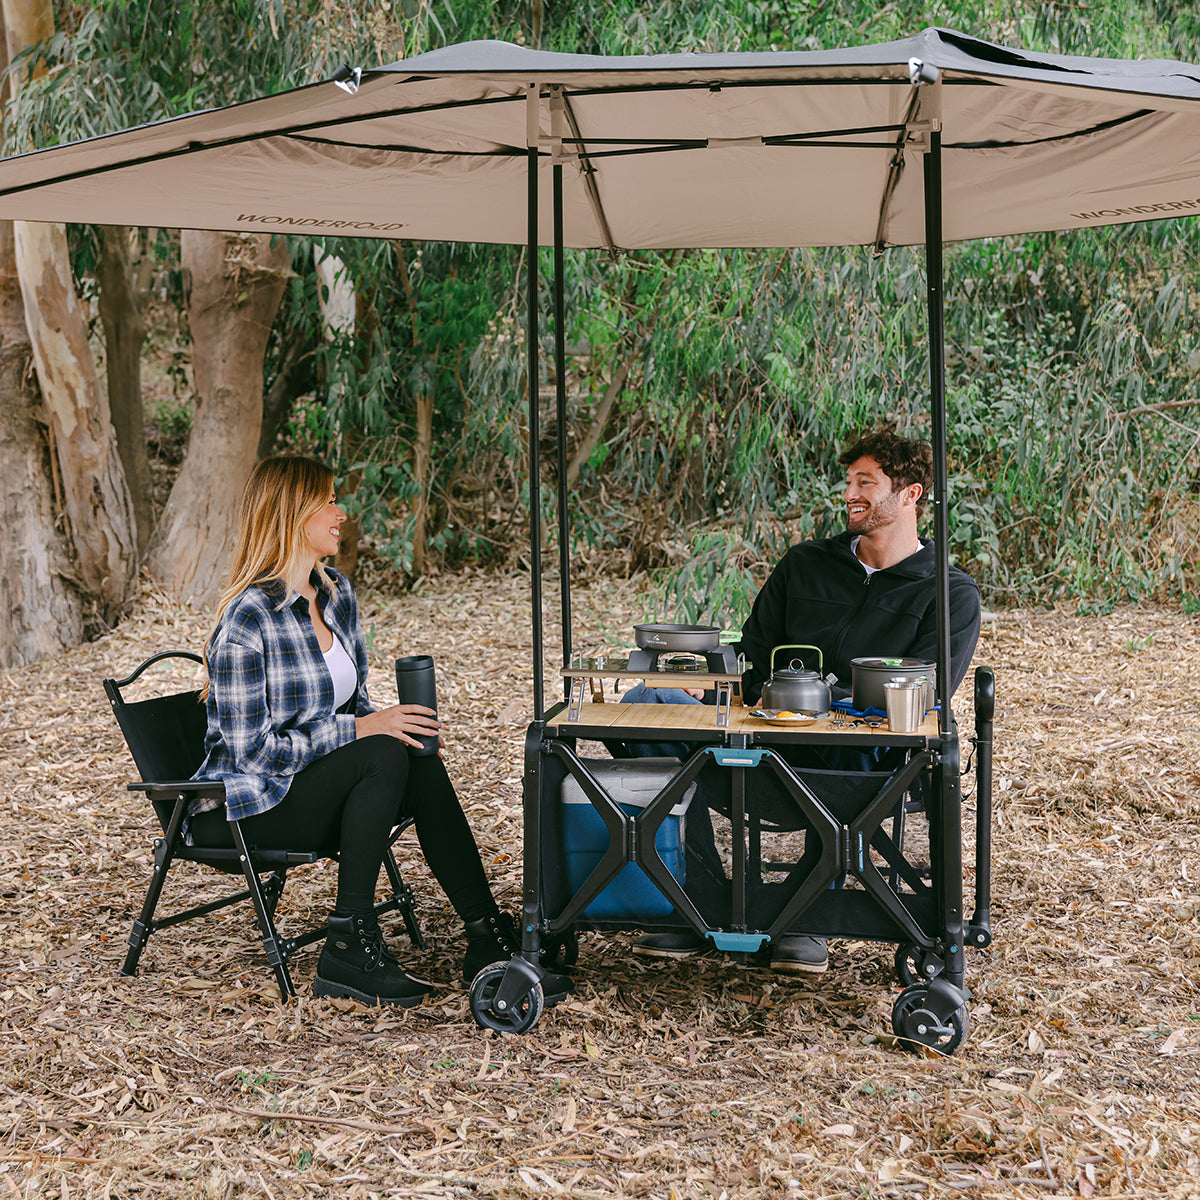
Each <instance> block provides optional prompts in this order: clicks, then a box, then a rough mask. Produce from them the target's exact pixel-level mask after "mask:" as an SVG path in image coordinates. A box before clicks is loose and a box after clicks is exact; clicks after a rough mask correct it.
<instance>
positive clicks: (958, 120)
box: [0, 29, 1200, 249]
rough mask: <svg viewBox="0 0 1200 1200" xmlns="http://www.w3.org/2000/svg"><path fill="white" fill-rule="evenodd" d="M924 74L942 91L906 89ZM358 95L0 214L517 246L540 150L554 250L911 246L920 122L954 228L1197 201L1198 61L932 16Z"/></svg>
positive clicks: (181, 136)
mask: <svg viewBox="0 0 1200 1200" xmlns="http://www.w3.org/2000/svg"><path fill="white" fill-rule="evenodd" d="M913 60H915V62H914V61H913ZM921 64H923V65H924V67H925V74H926V76H927V77H932V76H933V75H935V74H936V75H937V76H938V81H937V82H927V83H923V84H922V85H921V86H920V87H916V86H914V83H913V78H914V76H916V74H917V72H918V69H919V66H920V65H921ZM930 68H934V69H935V70H930ZM355 86H356V81H355V79H354V78H349V79H344V80H342V81H341V82H340V83H339V82H338V81H335V80H329V81H326V82H324V83H319V84H314V85H311V86H309V87H303V88H298V89H295V90H293V91H289V92H284V93H280V94H279V95H275V96H270V97H266V98H264V99H260V100H255V101H252V102H250V103H246V104H241V105H235V106H233V107H230V108H223V109H215V110H211V111H208V112H203V113H197V114H192V115H189V116H186V117H180V118H177V119H173V120H168V121H162V122H159V123H156V124H152V125H146V126H141V127H138V128H135V129H130V130H126V131H124V132H121V133H116V134H112V135H108V136H104V137H98V138H93V139H90V140H88V141H85V142H78V143H74V144H71V145H68V146H62V147H57V148H54V149H50V150H44V151H40V152H37V153H33V154H28V155H22V156H18V157H14V158H9V159H5V160H3V161H0V218H19V219H25V220H48V221H75V222H96V223H102V224H103V223H108V224H134V225H154V226H170V227H189V228H204V229H238V230H251V231H264V230H279V231H281V232H292V233H301V232H306V233H312V234H321V233H330V234H337V235H341V236H346V235H350V236H362V237H389V238H394V237H405V238H422V239H447V240H453V241H481V242H510V243H519V242H524V241H526V238H527V211H528V209H527V203H528V202H527V166H528V164H527V158H528V154H527V150H528V146H529V143H530V141H531V140H532V141H533V142H535V144H536V146H537V149H538V154H539V160H538V161H539V174H540V178H541V179H542V183H543V186H541V188H540V190H541V196H542V200H541V203H540V205H539V209H540V222H541V224H540V228H541V235H540V238H541V240H542V241H543V242H544V243H546V244H549V243H550V242H551V241H552V229H551V216H550V211H551V205H550V202H549V200H550V174H551V168H552V167H553V166H554V165H555V164H558V165H562V166H563V167H564V170H563V180H564V227H565V243H566V245H568V246H601V247H604V246H609V247H612V248H630V249H652V248H666V247H697V246H793V245H810V246H816V245H841V244H844V245H872V244H875V245H878V246H880V247H883V246H887V245H900V244H905V245H908V244H917V243H921V242H923V241H924V239H925V228H924V202H923V197H922V181H921V170H920V166H921V150H922V147H923V146H924V145H925V144H926V139H927V138H928V136H929V132H930V130H931V129H934V128H938V129H940V131H941V137H942V163H943V167H942V170H943V180H942V183H943V188H942V196H943V206H942V207H943V233H944V237H945V239H946V240H948V241H953V240H959V239H964V238H974V237H981V236H987V235H996V234H1006V233H1021V232H1029V231H1034V230H1045V229H1078V228H1082V227H1085V226H1089V225H1102V224H1111V223H1114V222H1123V221H1139V220H1151V219H1155V218H1161V217H1169V216H1183V215H1189V214H1193V213H1200V67H1194V66H1188V65H1186V64H1182V63H1174V62H1124V61H1116V60H1103V59H1084V58H1067V57H1060V56H1051V55H1038V54H1030V53H1025V52H1018V51H1013V50H1008V49H1004V48H1002V47H999V46H995V45H991V44H989V43H986V42H982V41H979V40H977V39H973V38H969V37H966V36H964V35H962V34H958V33H954V32H952V31H949V30H937V29H930V30H926V31H925V32H923V33H921V34H919V35H918V36H916V37H914V38H910V39H907V40H904V41H899V42H892V43H888V44H885V45H877V46H865V47H859V48H854V49H846V50H835V51H819V52H811V53H757V54H673V55H655V56H644V57H631V58H604V57H598V56H589V55H572V54H552V53H541V52H536V51H531V50H527V49H524V48H522V47H518V46H513V45H509V44H507V43H501V42H471V43H466V44H463V45H458V46H449V47H446V48H445V49H442V50H437V51H433V52H431V53H429V54H425V55H421V56H419V57H417V58H413V59H408V60H405V61H402V62H398V63H394V64H392V65H391V66H388V67H383V68H380V69H378V70H373V71H369V72H366V73H364V74H362V75H361V80H360V81H359V82H358V86H357V90H355ZM531 90H532V92H533V94H534V102H533V104H531V103H530V101H529V99H528V97H529V94H530V92H531ZM534 105H536V107H534Z"/></svg>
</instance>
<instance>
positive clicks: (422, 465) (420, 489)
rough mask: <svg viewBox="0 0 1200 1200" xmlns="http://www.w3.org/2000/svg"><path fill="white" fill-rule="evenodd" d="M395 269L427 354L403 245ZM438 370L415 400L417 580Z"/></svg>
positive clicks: (423, 550)
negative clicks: (434, 384) (434, 388)
mask: <svg viewBox="0 0 1200 1200" xmlns="http://www.w3.org/2000/svg"><path fill="white" fill-rule="evenodd" d="M396 266H397V269H398V271H399V273H400V285H401V287H402V288H403V289H404V297H405V300H406V302H407V304H408V314H409V320H410V321H411V322H412V331H413V346H414V348H416V349H417V350H418V351H422V350H424V339H423V338H422V337H421V326H420V322H419V321H418V319H417V296H416V291H415V289H414V288H413V284H412V277H411V276H410V275H409V273H408V263H407V262H406V261H405V258H404V245H403V243H402V242H397V243H396ZM436 366H437V359H436V357H433V358H432V366H431V369H430V371H429V373H428V375H427V377H426V387H425V389H423V390H421V391H419V392H418V393H417V394H415V395H414V396H413V408H414V412H413V420H414V423H415V426H416V428H415V431H414V434H415V436H414V437H413V476H414V478H415V480H416V484H417V495H416V498H415V499H414V500H413V545H412V573H413V575H414V576H415V577H418V578H419V577H420V576H422V575H424V574H425V567H426V556H427V554H428V544H427V543H428V526H429V488H430V483H431V478H430V476H431V473H432V464H433V459H432V449H433V411H434V410H433V383H432V379H433V376H434V372H435V371H436Z"/></svg>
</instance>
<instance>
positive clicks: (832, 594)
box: [739, 533, 980, 702]
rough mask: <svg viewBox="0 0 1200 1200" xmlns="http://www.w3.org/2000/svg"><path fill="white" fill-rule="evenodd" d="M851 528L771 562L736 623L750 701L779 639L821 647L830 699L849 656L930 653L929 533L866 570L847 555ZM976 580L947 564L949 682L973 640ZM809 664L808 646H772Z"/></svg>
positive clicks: (932, 589) (841, 684)
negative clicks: (832, 678)
mask: <svg viewBox="0 0 1200 1200" xmlns="http://www.w3.org/2000/svg"><path fill="white" fill-rule="evenodd" d="M853 540H854V537H853V535H852V534H850V533H842V534H839V535H838V536H837V537H832V538H824V539H822V540H820V541H813V542H801V543H800V544H799V545H798V546H793V547H792V548H791V549H790V550H789V551H788V552H787V554H785V555H784V556H783V560H782V561H781V562H780V563H779V565H778V566H777V567H776V568H775V570H774V571H772V572H771V577H770V578H769V579H768V580H767V582H766V584H765V585H764V586H763V589H762V591H761V592H759V594H758V597H757V598H756V599H755V601H754V607H753V608H752V609H751V611H750V616H749V618H748V619H747V621H746V624H745V626H744V627H743V628H742V640H741V642H740V643H739V649H740V650H742V651H743V652H744V653H745V655H746V658H747V659H748V660H749V661H750V663H751V666H750V668H749V669H748V670H747V671H746V673H745V675H744V676H743V677H742V689H743V695H744V696H745V697H746V700H747V701H748V702H751V701H753V702H757V701H758V699H759V697H760V696H761V694H762V685H763V682H764V681H765V680H767V679H768V678H770V674H771V669H770V662H771V651H772V650H773V649H774V648H775V647H776V646H782V645H797V644H800V645H812V646H818V647H820V650H821V654H822V655H823V666H824V671H825V674H827V675H828V674H829V673H830V672H831V671H832V672H833V673H834V674H835V675H836V676H837V677H838V682H837V684H836V685H835V686H834V688H833V689H832V690H833V695H834V699H839V700H840V699H844V698H847V697H848V696H849V695H850V685H851V674H852V667H851V663H850V660H851V659H852V658H863V657H868V656H869V657H882V658H905V657H908V658H924V659H928V660H930V661H931V662H932V661H935V660H936V658H937V603H936V602H937V590H936V581H935V574H934V555H933V543H932V542H930V541H927V540H926V539H925V538H922V539H921V549H920V550H918V551H917V553H916V554H913V555H910V556H909V557H908V558H906V559H905V560H904V561H903V562H899V563H897V564H896V565H895V566H893V567H887V568H885V569H884V570H882V571H876V572H874V573H873V574H871V575H868V574H867V572H866V571H865V570H864V568H863V565H862V563H861V562H859V560H858V559H857V558H856V557H855V556H854V553H853V552H852V551H851V549H850V543H851V542H852V541H853ZM979 619H980V618H979V588H978V586H977V585H976V583H975V581H974V580H973V579H972V578H971V577H970V576H969V575H967V574H966V573H965V572H964V571H960V570H959V569H958V568H957V567H951V568H950V659H951V662H950V677H951V688H952V689H957V687H958V685H959V684H960V683H961V682H962V680H963V677H964V676H965V675H966V673H967V669H968V668H969V667H970V665H971V656H972V655H973V654H974V653H975V643H976V642H977V641H978V640H979ZM793 657H801V658H803V659H804V662H805V665H806V666H808V667H813V668H815V667H816V665H817V664H816V662H815V661H810V659H812V658H813V657H814V656H812V655H811V654H810V655H807V656H806V655H803V654H801V655H791V654H780V655H779V656H778V661H777V663H776V665H777V666H783V667H786V666H787V664H788V662H789V661H790V660H791V659H792V658H793Z"/></svg>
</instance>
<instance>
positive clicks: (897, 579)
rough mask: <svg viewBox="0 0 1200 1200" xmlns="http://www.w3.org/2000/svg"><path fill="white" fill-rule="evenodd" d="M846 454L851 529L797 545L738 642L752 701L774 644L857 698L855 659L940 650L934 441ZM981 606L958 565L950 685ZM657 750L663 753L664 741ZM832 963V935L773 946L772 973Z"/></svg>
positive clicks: (873, 437)
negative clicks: (800, 650)
mask: <svg viewBox="0 0 1200 1200" xmlns="http://www.w3.org/2000/svg"><path fill="white" fill-rule="evenodd" d="M838 461H839V462H840V463H841V465H842V466H844V467H845V468H846V490H845V492H844V494H843V498H844V500H845V503H846V518H847V521H846V532H845V533H842V534H839V535H838V536H837V537H832V538H824V539H821V540H818V541H810V542H801V543H800V544H799V545H797V546H793V547H792V548H791V549H790V550H789V551H788V552H787V554H785V555H784V557H783V560H782V561H781V562H780V563H779V565H778V566H777V567H776V568H775V570H774V571H773V572H772V573H771V576H770V578H769V579H768V580H767V582H766V584H765V585H764V587H763V589H762V591H761V592H759V594H758V596H757V598H756V599H755V601H754V606H753V608H752V609H751V612H750V617H749V619H748V620H747V621H746V624H745V625H744V626H743V628H742V640H741V643H740V647H739V648H740V649H741V650H742V651H743V652H744V653H745V655H746V658H747V659H748V660H749V661H750V663H751V664H752V665H751V666H750V668H749V669H748V670H747V671H746V673H745V675H744V676H743V678H742V695H743V697H744V699H745V703H746V704H747V705H754V704H757V703H758V702H759V699H760V696H761V693H762V685H763V683H764V681H765V680H766V679H767V678H768V677H769V676H770V661H771V651H772V650H773V649H774V648H775V647H776V646H785V645H797V644H803V645H814V646H817V647H819V648H820V650H821V654H822V660H823V664H824V670H825V672H826V673H827V674H828V673H829V672H832V673H833V674H835V675H836V676H837V678H838V682H837V684H836V685H835V686H834V687H833V689H832V691H833V696H834V699H835V700H837V699H844V698H847V697H848V696H849V695H850V683H851V675H852V666H851V659H853V658H858V657H866V656H877V657H882V658H924V659H928V660H931V661H934V660H936V658H937V613H936V598H937V593H936V580H935V565H934V551H933V543H932V542H931V541H929V540H927V539H923V538H920V537H919V536H918V535H917V524H918V521H919V519H920V517H921V516H922V514H923V513H924V510H925V506H926V504H927V503H928V499H929V495H930V493H931V491H932V487H933V453H932V451H931V449H930V447H929V445H928V444H927V443H925V442H920V441H912V440H910V439H907V438H902V437H899V436H897V435H896V434H895V433H894V432H893V431H891V430H890V429H880V430H876V431H875V432H873V433H868V434H866V435H865V436H863V437H861V438H859V439H858V441H856V442H855V443H854V444H853V445H851V446H849V447H848V448H847V449H846V451H845V452H844V453H843V454H842V455H841V456H840V458H839V459H838ZM979 612H980V610H979V589H978V587H977V586H976V584H975V582H974V580H972V579H971V578H970V577H969V576H968V575H966V574H965V573H964V572H963V571H960V570H958V569H957V568H956V567H951V569H950V677H951V690H952V691H953V690H954V689H957V687H958V685H959V684H960V683H961V682H962V680H963V677H964V676H965V675H966V673H967V669H968V668H969V666H970V664H971V656H972V655H973V654H974V652H975V643H976V641H977V640H978V638H979V621H980V616H979ZM808 665H809V666H813V665H815V664H811V663H810V664H808ZM691 695H692V696H695V695H697V693H691ZM626 696H627V697H628V698H629V699H631V700H633V701H637V700H643V701H648V702H654V701H655V700H657V701H658V702H660V703H678V702H680V701H681V700H686V699H688V697H687V696H685V695H682V694H681V693H680V692H679V691H678V690H674V689H673V690H672V691H670V692H668V693H662V692H661V690H659V691H657V692H656V690H655V689H642V688H637V689H632V690H631V691H630V692H629V693H627V694H626ZM630 749H631V750H633V751H634V752H635V753H637V752H638V751H639V748H638V747H630ZM641 752H642V753H645V751H641ZM650 752H651V753H661V752H662V751H661V749H660V748H657V747H656V748H654V749H653V750H650ZM697 825H698V826H699V828H698V829H697V830H696V833H695V834H694V835H693V836H694V837H695V838H696V839H697V841H699V840H703V839H705V838H707V839H708V840H710V841H711V832H708V833H706V832H705V831H704V827H705V826H708V822H706V821H703V820H701V821H700V822H697ZM709 830H711V826H709ZM690 831H691V824H689V832H690ZM689 841H692V838H691V837H689ZM696 855H697V857H702V858H706V859H711V857H712V851H711V850H710V849H708V848H707V847H699V846H698V845H697V847H696ZM707 944H708V943H707V942H706V941H703V940H700V939H698V938H697V937H696V936H695V935H694V934H693V933H692V931H691V930H683V931H680V932H670V933H653V934H646V935H644V936H642V937H640V938H639V939H638V940H637V941H636V942H635V943H634V952H635V953H638V954H642V955H648V956H652V957H666V958H682V957H685V956H686V955H689V954H693V953H695V952H697V951H698V950H701V949H703V948H705V947H706V946H707ZM828 963H829V957H828V952H827V948H826V940H825V939H824V938H813V937H802V936H791V937H784V938H780V939H779V940H778V941H777V942H776V943H775V944H774V946H773V947H772V956H771V967H772V969H773V970H777V971H783V972H787V973H804V974H819V973H820V972H822V971H824V970H825V969H826V967H827V966H828Z"/></svg>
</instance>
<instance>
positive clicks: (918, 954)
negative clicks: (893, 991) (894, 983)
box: [894, 942, 941, 987]
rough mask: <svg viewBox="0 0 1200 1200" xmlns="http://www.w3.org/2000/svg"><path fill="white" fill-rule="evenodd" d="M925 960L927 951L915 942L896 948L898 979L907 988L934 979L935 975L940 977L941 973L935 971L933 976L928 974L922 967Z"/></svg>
mask: <svg viewBox="0 0 1200 1200" xmlns="http://www.w3.org/2000/svg"><path fill="white" fill-rule="evenodd" d="M924 958H925V951H924V950H922V949H921V947H920V946H918V945H916V943H914V942H908V943H907V944H901V945H899V946H897V947H896V957H895V960H894V961H895V964H896V978H897V979H898V980H899V981H900V982H901V983H902V984H904V986H905V987H912V985H913V984H914V983H921V982H923V981H925V980H928V979H932V978H933V975H940V974H941V971H940V970H938V971H934V973H933V975H928V974H926V973H925V972H924V971H923V970H922V967H921V964H922V962H923V960H924Z"/></svg>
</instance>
